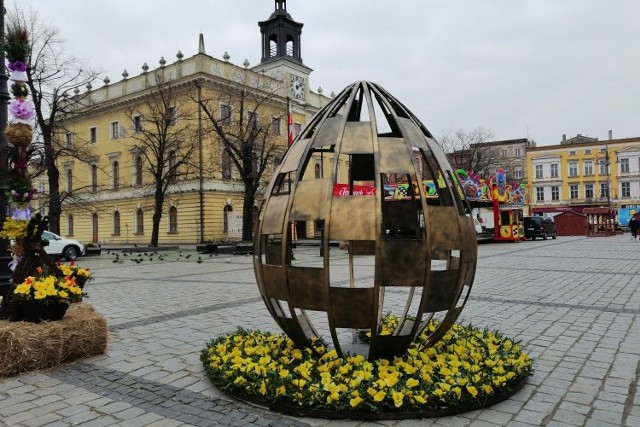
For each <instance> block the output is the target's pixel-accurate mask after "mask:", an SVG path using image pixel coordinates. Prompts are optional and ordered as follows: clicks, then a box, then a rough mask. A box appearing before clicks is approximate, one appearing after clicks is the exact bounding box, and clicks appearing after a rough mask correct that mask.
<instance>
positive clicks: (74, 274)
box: [58, 261, 93, 289]
mask: <svg viewBox="0 0 640 427" xmlns="http://www.w3.org/2000/svg"><path fill="white" fill-rule="evenodd" d="M58 268H59V269H60V271H61V272H62V274H64V276H65V278H66V277H69V278H72V279H75V281H76V284H77V285H78V286H79V287H80V289H84V285H86V284H87V282H88V281H90V280H92V279H93V277H91V271H90V270H89V269H88V268H83V267H80V266H78V265H76V263H75V262H73V261H71V262H70V263H69V264H62V263H59V264H58Z"/></svg>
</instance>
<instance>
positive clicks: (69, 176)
mask: <svg viewBox="0 0 640 427" xmlns="http://www.w3.org/2000/svg"><path fill="white" fill-rule="evenodd" d="M72 191H73V171H72V170H71V169H67V193H71V192H72Z"/></svg>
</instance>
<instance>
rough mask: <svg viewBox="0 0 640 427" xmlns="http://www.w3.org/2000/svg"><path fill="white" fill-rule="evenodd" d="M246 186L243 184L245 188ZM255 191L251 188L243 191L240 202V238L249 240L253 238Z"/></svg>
mask: <svg viewBox="0 0 640 427" xmlns="http://www.w3.org/2000/svg"><path fill="white" fill-rule="evenodd" d="M247 188H248V186H247V185H245V189H247ZM255 198H256V196H255V193H254V192H253V191H251V190H248V191H245V193H244V198H243V204H242V240H243V241H245V242H251V241H252V240H253V203H254V201H255Z"/></svg>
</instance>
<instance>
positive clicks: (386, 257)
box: [254, 81, 477, 359]
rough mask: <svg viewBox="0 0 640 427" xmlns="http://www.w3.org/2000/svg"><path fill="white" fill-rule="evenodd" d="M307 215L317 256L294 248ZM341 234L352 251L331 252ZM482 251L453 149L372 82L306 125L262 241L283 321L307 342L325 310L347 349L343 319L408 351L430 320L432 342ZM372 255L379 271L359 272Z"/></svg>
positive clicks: (259, 264) (263, 262) (265, 291)
mask: <svg viewBox="0 0 640 427" xmlns="http://www.w3.org/2000/svg"><path fill="white" fill-rule="evenodd" d="M329 169H330V170H329ZM325 170H327V172H326V173H325ZM325 175H328V176H325ZM300 222H313V224H314V225H315V227H316V229H318V228H320V229H322V234H321V245H322V248H321V251H320V256H321V257H322V259H321V260H318V262H317V263H316V265H313V264H308V265H296V264H295V262H294V261H293V260H292V257H291V256H290V255H291V251H292V247H291V246H292V235H291V233H292V229H293V228H294V226H295V224H297V223H300ZM335 241H340V242H345V243H347V246H348V254H347V256H346V259H345V255H344V252H343V251H339V250H337V249H335V248H334V249H332V250H331V251H330V246H329V243H330V242H335ZM341 260H342V262H343V265H338V264H339V263H340V261H341ZM476 260H477V246H476V236H475V229H474V224H473V220H472V218H471V211H470V208H469V205H468V203H467V201H466V199H465V196H464V194H463V192H462V189H461V186H460V183H459V182H458V180H457V177H456V175H455V174H454V172H453V170H452V168H451V166H450V164H449V162H448V161H447V158H446V156H445V154H444V152H443V151H442V149H441V148H440V147H439V146H438V144H437V143H436V141H435V140H434V139H433V137H432V135H431V133H430V132H429V131H428V130H427V129H426V127H425V126H424V125H422V123H420V121H419V120H418V119H417V118H416V117H415V116H414V115H413V114H412V113H411V112H410V111H409V110H408V109H407V108H406V107H405V106H404V105H402V104H401V103H400V102H399V101H398V100H396V99H395V98H394V97H393V96H391V95H390V94H389V93H387V92H386V91H385V90H384V89H383V88H381V87H380V86H379V85H376V84H374V83H371V82H366V81H361V82H356V83H353V84H352V85H350V86H348V87H347V88H346V89H344V90H343V91H342V92H341V93H340V94H339V95H338V96H336V97H335V98H334V99H333V100H332V101H331V102H330V103H329V104H328V105H327V106H326V107H324V108H323V109H322V110H321V111H320V112H319V113H318V114H317V115H316V116H315V117H314V118H313V119H312V120H311V121H310V123H309V125H308V126H307V127H306V128H305V129H304V130H303V131H302V132H301V133H300V135H298V137H297V138H296V140H295V141H294V143H293V144H292V145H291V147H290V148H289V150H288V151H287V153H286V155H285V157H284V159H283V161H282V163H281V164H280V165H279V166H278V168H277V169H276V171H275V174H274V177H273V179H272V180H271V182H270V183H269V186H268V187H267V190H266V194H265V198H264V202H263V205H262V208H261V212H260V216H259V220H258V224H257V228H256V235H255V241H254V270H255V274H256V279H257V282H258V286H259V289H260V293H261V295H262V297H263V299H264V302H265V304H266V306H267V308H268V310H269V312H270V313H271V315H272V316H273V318H274V319H275V320H276V322H277V323H278V325H279V326H280V327H281V328H282V330H284V332H285V333H286V334H287V335H288V336H289V337H290V338H291V339H292V340H293V341H294V342H295V343H296V344H297V345H298V346H309V345H310V344H311V342H312V339H313V338H314V337H316V338H320V334H319V333H318V329H316V328H315V327H314V324H313V322H312V320H311V318H314V319H322V318H326V321H327V323H328V330H329V332H330V335H331V340H332V342H333V345H334V347H335V348H336V350H337V351H338V354H340V355H342V354H343V352H344V351H345V348H347V347H345V344H344V343H342V344H341V340H342V341H343V342H344V340H343V336H344V335H345V334H344V333H343V332H342V331H343V330H350V331H351V332H352V334H351V336H352V337H355V336H362V335H361V334H357V333H355V331H358V332H363V331H366V332H370V339H369V340H368V341H369V342H368V344H369V347H368V357H369V359H377V358H381V357H384V358H389V357H393V356H394V355H400V354H402V353H404V352H405V351H406V349H407V348H408V346H409V344H410V343H411V342H412V341H413V340H414V339H415V337H416V336H417V335H418V334H420V333H421V332H423V331H425V328H426V326H427V325H428V323H429V322H430V321H431V320H432V319H437V320H438V321H439V323H438V327H437V328H436V329H435V330H434V331H432V332H431V333H430V336H429V341H428V343H429V344H428V345H432V344H433V343H435V342H436V341H438V340H439V339H440V338H441V337H442V336H443V335H444V334H445V333H446V331H447V330H448V329H449V328H450V327H451V326H452V325H453V323H454V322H455V320H456V319H457V318H458V316H459V315H460V312H461V311H462V308H463V307H464V304H465V303H466V300H467V298H468V296H469V292H470V291H471V286H472V283H473V278H474V274H475V268H476ZM320 261H321V262H320ZM367 263H368V265H369V271H370V268H371V265H372V264H373V271H374V275H373V277H371V275H370V273H369V274H368V275H367V274H359V271H360V270H359V269H360V267H361V266H362V265H367ZM340 274H342V275H343V276H344V277H342V278H341V277H340ZM393 291H396V293H397V294H398V295H400V297H399V298H402V299H406V301H403V303H402V304H400V305H399V306H396V307H395V308H396V309H397V308H399V310H398V311H399V312H398V313H394V314H396V315H397V316H399V317H400V321H399V324H398V326H397V327H396V328H395V330H394V331H393V332H392V333H391V334H381V331H382V328H381V324H380V322H381V320H382V319H383V317H384V315H385V314H386V313H389V311H390V307H391V306H392V304H391V303H390V302H389V301H386V300H385V293H390V292H393ZM387 300H388V298H387ZM396 305H397V304H396ZM354 342H355V341H354ZM359 348H362V344H360V345H359V346H354V347H352V346H351V345H349V347H348V349H349V351H350V352H351V351H352V350H354V349H356V350H355V352H358V351H357V349H359Z"/></svg>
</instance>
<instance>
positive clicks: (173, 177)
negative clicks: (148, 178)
mask: <svg viewBox="0 0 640 427" xmlns="http://www.w3.org/2000/svg"><path fill="white" fill-rule="evenodd" d="M167 165H168V169H167V178H168V180H169V184H175V183H176V181H177V178H178V170H177V167H176V152H175V151H170V152H169V156H168V160H167Z"/></svg>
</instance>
